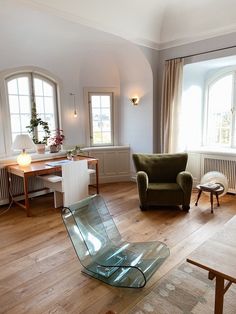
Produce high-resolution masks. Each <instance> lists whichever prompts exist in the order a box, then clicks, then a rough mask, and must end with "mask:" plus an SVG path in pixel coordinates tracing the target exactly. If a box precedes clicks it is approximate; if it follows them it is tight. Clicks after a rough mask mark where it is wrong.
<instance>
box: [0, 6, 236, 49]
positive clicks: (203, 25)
mask: <svg viewBox="0 0 236 314" xmlns="http://www.w3.org/2000/svg"><path fill="white" fill-rule="evenodd" d="M0 1H2V0H0ZM8 1H9V0H8ZM10 1H11V0H10ZM20 1H21V2H24V3H27V4H28V5H31V6H32V5H33V6H34V7H36V8H37V9H39V10H43V11H47V12H50V13H52V14H55V15H57V16H60V17H63V18H64V19H67V20H70V21H73V22H77V23H80V24H83V25H87V26H90V27H93V28H96V29H99V30H102V31H105V32H108V33H112V34H115V35H118V36H120V37H122V38H125V39H128V40H130V41H132V42H135V43H138V44H141V45H145V46H148V47H152V48H155V49H163V48H167V47H171V46H177V45H181V44H184V43H189V42H193V41H197V40H200V39H205V38H210V37H215V36H218V35H223V34H227V33H232V32H234V31H236V14H235V12H236V1H235V0H20ZM20 1H19V0H18V1H17V2H18V3H19V2H20Z"/></svg>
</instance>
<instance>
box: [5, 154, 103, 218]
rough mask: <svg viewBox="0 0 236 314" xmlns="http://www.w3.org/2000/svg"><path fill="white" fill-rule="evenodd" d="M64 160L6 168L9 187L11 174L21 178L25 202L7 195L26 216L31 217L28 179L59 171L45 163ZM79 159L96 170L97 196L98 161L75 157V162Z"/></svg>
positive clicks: (58, 167) (97, 186)
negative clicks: (23, 210) (24, 211)
mask: <svg viewBox="0 0 236 314" xmlns="http://www.w3.org/2000/svg"><path fill="white" fill-rule="evenodd" d="M63 159H66V158H65V157H64V158H55V159H47V160H43V161H36V162H32V163H31V164H30V165H29V166H27V167H22V166H19V165H9V166H7V172H8V182H9V185H10V181H11V174H14V175H17V176H19V177H22V178H23V185H24V198H25V202H24V204H22V203H20V202H18V201H16V200H14V196H13V195H9V199H10V200H11V201H13V202H14V203H16V204H17V205H19V206H21V207H22V208H24V209H25V210H26V214H27V216H28V217H29V216H31V211H30V204H29V196H28V192H29V191H28V178H29V177H32V176H39V175H44V174H50V173H54V172H57V171H60V170H61V166H54V167H52V166H48V165H47V164H46V163H48V162H50V161H59V160H63ZM80 159H82V160H83V159H86V160H88V165H94V166H95V168H96V169H95V170H96V192H97V194H99V176H98V159H96V158H92V157H85V156H77V157H76V160H80Z"/></svg>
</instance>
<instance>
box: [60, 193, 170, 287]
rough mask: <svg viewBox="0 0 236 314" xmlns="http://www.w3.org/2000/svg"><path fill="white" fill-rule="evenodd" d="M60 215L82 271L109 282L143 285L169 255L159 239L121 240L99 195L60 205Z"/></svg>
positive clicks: (129, 285) (134, 285)
mask: <svg viewBox="0 0 236 314" xmlns="http://www.w3.org/2000/svg"><path fill="white" fill-rule="evenodd" d="M62 218H63V221H64V223H65V226H66V228H67V231H68V234H69V236H70V239H71V241H72V244H73V246H74V249H75V251H76V253H77V256H78V258H79V260H80V262H81V264H82V266H83V267H84V268H83V270H82V272H83V273H85V274H87V275H90V276H92V277H94V278H96V279H99V280H101V281H103V282H105V283H107V284H109V285H112V286H116V287H129V288H142V287H144V286H145V284H146V282H147V280H148V279H149V278H150V277H151V276H152V275H153V273H154V272H155V271H156V270H157V269H158V268H159V267H160V265H161V264H162V263H163V262H164V260H165V259H166V258H167V257H168V256H169V249H168V248H167V246H166V245H165V244H164V243H162V242H158V241H155V242H136V243H128V242H125V241H123V240H122V239H121V236H120V233H119V231H118V229H117V227H116V225H115V223H114V221H113V219H112V217H111V216H110V214H109V211H108V209H107V207H106V204H105V202H104V201H103V199H102V197H101V196H99V195H94V196H89V197H88V198H86V199H84V200H82V201H80V202H78V203H77V204H75V205H72V206H70V207H65V208H63V211H62Z"/></svg>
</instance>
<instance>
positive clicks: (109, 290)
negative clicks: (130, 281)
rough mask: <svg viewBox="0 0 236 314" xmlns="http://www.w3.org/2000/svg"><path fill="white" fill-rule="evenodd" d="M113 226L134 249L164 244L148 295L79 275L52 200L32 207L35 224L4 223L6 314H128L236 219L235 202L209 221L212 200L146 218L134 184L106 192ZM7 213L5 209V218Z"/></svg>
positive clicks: (0, 271)
mask: <svg viewBox="0 0 236 314" xmlns="http://www.w3.org/2000/svg"><path fill="white" fill-rule="evenodd" d="M101 195H102V196H103V197H104V199H105V201H106V204H107V206H108V208H109V211H110V213H111V215H112V216H113V219H114V221H115V223H116V225H117V227H118V229H119V231H120V233H121V234H122V237H123V238H124V239H125V240H128V241H152V240H160V241H163V242H165V243H166V244H167V245H168V246H169V248H170V250H171V255H170V257H169V258H168V259H167V260H166V262H165V263H164V264H163V265H162V266H161V268H160V269H159V270H158V271H157V272H156V273H155V274H154V276H153V277H152V278H151V279H150V281H149V282H148V283H147V285H146V286H145V287H144V288H143V289H137V290H135V289H120V288H114V287H110V286H108V285H105V284H103V283H101V282H99V281H97V280H95V279H91V278H89V277H87V276H85V275H83V274H82V273H81V269H82V267H81V265H80V263H79V261H78V259H77V256H76V254H75V252H74V250H73V247H72V245H71V242H70V240H69V238H68V235H67V232H66V230H65V227H64V224H63V222H62V219H61V214H60V210H59V209H54V208H53V196H52V195H46V196H42V197H37V198H35V199H33V200H32V201H31V206H32V213H33V217H26V215H25V213H24V211H23V210H22V209H21V208H19V207H17V206H14V207H12V208H11V209H10V210H9V211H8V212H6V213H5V214H3V215H1V216H0V234H1V241H0V251H1V254H0V313H8V314H10V313H11V314H21V313H22V314H23V313H30V314H32V313H33V314H36V313H45V314H46V313H84V314H85V313H86V314H89V313H106V312H107V311H109V310H112V311H114V312H116V313H129V312H130V311H131V310H132V308H133V307H134V306H135V304H137V303H138V302H139V301H140V300H142V299H143V298H144V297H145V296H146V295H147V294H148V293H150V291H152V287H153V286H154V285H155V284H156V282H157V281H158V280H159V279H160V278H161V277H162V276H163V275H165V274H166V273H167V272H168V271H169V270H171V269H172V268H173V267H175V266H176V265H178V264H179V263H180V262H182V261H183V260H184V259H185V258H186V256H187V255H188V254H190V253H191V252H192V251H193V250H194V249H195V248H196V247H198V246H199V245H200V244H201V243H202V242H204V241H205V240H206V239H207V238H209V237H210V236H211V235H212V234H213V233H214V232H216V231H217V230H218V229H219V228H220V227H221V226H222V225H223V224H224V223H225V222H227V221H228V220H229V219H230V218H232V217H233V216H234V215H235V214H236V206H235V205H236V196H234V195H225V196H224V197H223V198H221V199H220V204H221V205H220V207H218V208H215V210H214V214H211V213H210V202H209V199H208V197H206V196H204V195H203V196H202V198H201V199H200V202H199V204H198V206H197V207H196V206H194V203H195V199H196V193H193V195H192V202H191V209H190V212H189V213H186V212H183V211H181V210H180V209H179V208H178V207H172V208H157V209H152V210H148V211H145V212H141V211H140V209H139V201H138V195H137V188H136V184H135V183H133V182H122V183H112V184H105V185H102V186H101ZM3 209H4V207H2V208H0V210H3Z"/></svg>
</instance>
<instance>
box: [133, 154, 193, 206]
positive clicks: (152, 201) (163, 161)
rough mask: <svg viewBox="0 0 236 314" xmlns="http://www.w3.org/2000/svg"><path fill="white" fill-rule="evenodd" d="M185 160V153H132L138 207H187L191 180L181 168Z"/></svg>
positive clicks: (184, 167) (184, 164)
mask: <svg viewBox="0 0 236 314" xmlns="http://www.w3.org/2000/svg"><path fill="white" fill-rule="evenodd" d="M187 160H188V155H187V154H186V153H180V154H133V161H134V165H135V168H136V171H137V185H138V192H139V199H140V209H141V210H145V209H147V208H148V207H149V206H153V205H182V208H183V210H185V211H188V210H189V208H190V206H189V205H190V198H191V192H192V185H193V179H192V175H191V174H190V173H189V172H187V171H185V169H186V164H187Z"/></svg>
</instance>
